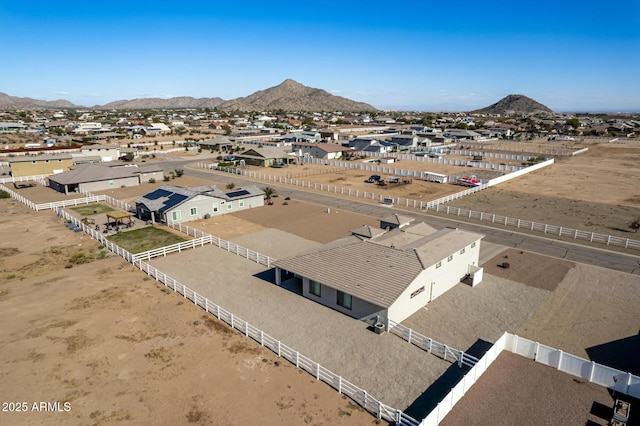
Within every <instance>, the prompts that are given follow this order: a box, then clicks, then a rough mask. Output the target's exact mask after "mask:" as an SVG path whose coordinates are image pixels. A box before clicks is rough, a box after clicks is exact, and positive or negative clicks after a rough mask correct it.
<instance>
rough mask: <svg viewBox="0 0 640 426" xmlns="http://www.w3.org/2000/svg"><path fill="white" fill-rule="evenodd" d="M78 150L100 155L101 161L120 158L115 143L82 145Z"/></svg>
mask: <svg viewBox="0 0 640 426" xmlns="http://www.w3.org/2000/svg"><path fill="white" fill-rule="evenodd" d="M80 152H81V153H82V154H83V155H87V156H95V155H97V156H100V158H101V159H102V161H114V160H117V159H119V158H120V147H119V146H117V145H83V146H82V148H80Z"/></svg>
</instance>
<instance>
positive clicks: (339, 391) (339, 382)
mask: <svg viewBox="0 0 640 426" xmlns="http://www.w3.org/2000/svg"><path fill="white" fill-rule="evenodd" d="M338 393H339V394H342V376H338Z"/></svg>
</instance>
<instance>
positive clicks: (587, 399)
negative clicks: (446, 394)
mask: <svg viewBox="0 0 640 426" xmlns="http://www.w3.org/2000/svg"><path fill="white" fill-rule="evenodd" d="M614 402H615V401H614V400H613V399H612V397H611V396H610V395H609V392H608V391H607V389H606V388H604V387H602V386H597V385H594V384H591V383H587V382H585V381H583V380H579V379H577V378H575V377H574V376H570V375H568V374H564V373H562V372H559V371H557V370H555V369H553V368H551V367H547V366H545V365H542V364H538V363H536V362H534V361H531V360H529V359H526V358H524V357H521V356H519V355H515V354H512V353H509V352H506V351H505V352H502V353H501V354H500V355H499V356H498V358H497V359H496V360H495V361H494V363H493V364H492V365H491V367H490V368H489V369H488V370H487V371H486V372H485V373H484V374H483V375H482V377H480V379H479V380H478V381H477V382H476V383H475V384H474V385H473V387H472V388H471V389H470V390H469V391H468V392H467V393H466V394H465V396H464V397H463V398H462V399H461V400H460V401H459V402H458V404H456V406H455V408H454V409H453V411H452V412H451V413H449V414H448V415H447V416H446V417H445V418H444V420H443V422H442V423H441V424H442V425H443V426H449V425H461V424H473V425H478V426H484V425H505V426H507V425H509V426H510V425H554V424H563V425H584V424H587V425H594V426H595V425H603V426H604V425H608V424H609V423H608V420H610V419H611V414H612V413H613V404H614ZM606 416H608V418H607V417H606Z"/></svg>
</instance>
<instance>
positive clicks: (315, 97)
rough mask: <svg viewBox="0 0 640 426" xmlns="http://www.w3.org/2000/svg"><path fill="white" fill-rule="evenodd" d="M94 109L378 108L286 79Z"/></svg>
mask: <svg viewBox="0 0 640 426" xmlns="http://www.w3.org/2000/svg"><path fill="white" fill-rule="evenodd" d="M0 108H1V109H5V110H16V109H37V108H55V109H74V108H86V107H84V106H80V105H74V104H72V103H71V102H69V101H67V100H64V99H59V100H55V101H42V100H37V99H32V98H19V97H15V96H9V95H7V94H5V93H0ZM91 108H93V109H129V110H133V109H182V108H194V109H201V108H210V109H214V108H217V109H218V110H221V111H243V112H262V111H278V110H280V111H307V112H316V111H317V112H320V111H343V112H364V111H377V109H376V108H375V107H373V106H371V105H369V104H367V103H364V102H356V101H352V100H350V99H347V98H343V97H341V96H335V95H332V94H330V93H329V92H327V91H325V90H322V89H315V88H312V87H307V86H304V85H302V84H300V83H298V82H297V81H294V80H291V79H287V80H285V81H283V82H282V83H280V84H279V85H277V86H274V87H270V88H268V89H265V90H259V91H257V92H255V93H253V94H251V95H249V96H246V97H240V98H236V99H231V100H224V99H222V98H218V97H215V98H193V97H189V96H180V97H174V98H168V99H162V98H139V99H131V100H126V99H125V100H119V101H114V102H109V103H108V104H105V105H95V106H93V107H91ZM541 112H542V113H552V112H553V111H551V109H549V108H548V107H546V106H544V105H542V104H541V103H539V102H536V101H534V100H533V99H531V98H528V97H526V96H524V95H509V96H506V97H505V98H503V99H501V100H500V101H498V102H496V103H495V104H493V105H490V106H488V107H486V108H482V109H478V110H475V111H470V113H478V114H501V115H506V114H510V113H525V114H531V113H541Z"/></svg>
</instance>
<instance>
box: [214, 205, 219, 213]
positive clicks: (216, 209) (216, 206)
mask: <svg viewBox="0 0 640 426" xmlns="http://www.w3.org/2000/svg"><path fill="white" fill-rule="evenodd" d="M217 211H218V203H213V212H214V213H215V212H217Z"/></svg>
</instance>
